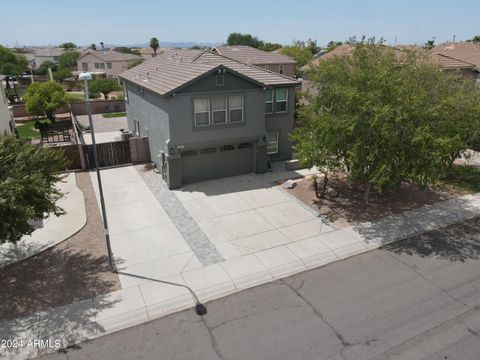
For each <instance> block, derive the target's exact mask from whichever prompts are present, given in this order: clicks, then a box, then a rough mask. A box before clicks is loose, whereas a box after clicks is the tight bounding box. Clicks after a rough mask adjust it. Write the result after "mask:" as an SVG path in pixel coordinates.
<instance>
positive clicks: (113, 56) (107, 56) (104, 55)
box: [79, 49, 143, 62]
mask: <svg viewBox="0 0 480 360" xmlns="http://www.w3.org/2000/svg"><path fill="white" fill-rule="evenodd" d="M88 54H91V55H93V56H95V57H97V58H99V59H100V60H102V61H106V62H113V61H135V60H141V59H143V58H142V57H141V56H138V55H135V54H125V53H121V52H119V51H115V50H105V51H101V50H93V49H89V50H86V51H84V52H83V53H82V55H81V56H80V57H79V59H81V58H83V57H85V56H86V55H88Z"/></svg>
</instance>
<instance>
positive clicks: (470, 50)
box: [432, 42, 480, 81]
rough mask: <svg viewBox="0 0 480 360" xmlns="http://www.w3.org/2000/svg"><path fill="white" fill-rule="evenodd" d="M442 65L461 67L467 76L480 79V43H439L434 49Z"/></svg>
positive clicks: (433, 51)
mask: <svg viewBox="0 0 480 360" xmlns="http://www.w3.org/2000/svg"><path fill="white" fill-rule="evenodd" d="M432 54H434V55H436V56H437V59H439V60H438V61H439V62H441V65H442V66H443V64H445V66H446V68H447V69H460V70H462V73H463V74H464V75H466V76H469V77H472V78H473V79H477V81H480V44H479V43H474V42H464V43H445V44H439V45H437V46H435V47H434V48H433V49H432Z"/></svg>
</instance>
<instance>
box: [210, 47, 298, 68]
mask: <svg viewBox="0 0 480 360" xmlns="http://www.w3.org/2000/svg"><path fill="white" fill-rule="evenodd" d="M214 51H216V52H217V53H218V54H220V55H223V56H225V57H228V58H230V59H233V60H236V61H240V62H242V63H244V64H251V65H265V64H295V60H293V59H292V58H291V57H289V56H286V55H283V54H278V53H276V52H268V51H262V50H258V49H255V48H253V47H251V46H246V45H235V46H216V47H215V48H214Z"/></svg>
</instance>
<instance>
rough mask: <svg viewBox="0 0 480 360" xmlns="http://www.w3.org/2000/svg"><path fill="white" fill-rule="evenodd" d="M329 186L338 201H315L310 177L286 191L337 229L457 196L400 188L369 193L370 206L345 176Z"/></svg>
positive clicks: (360, 190)
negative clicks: (335, 193) (324, 217)
mask: <svg viewBox="0 0 480 360" xmlns="http://www.w3.org/2000/svg"><path fill="white" fill-rule="evenodd" d="M329 186H330V187H331V188H333V189H335V190H336V191H338V194H339V195H338V196H337V197H328V196H327V197H325V198H323V199H317V198H316V197H315V192H314V189H313V182H312V178H311V176H308V177H305V178H303V179H300V180H298V181H297V185H296V186H295V187H294V188H293V189H290V190H287V191H288V192H289V193H290V194H292V195H294V196H295V197H297V198H298V199H300V200H302V201H303V202H304V203H306V204H308V205H309V206H310V207H312V208H313V209H314V210H316V211H317V212H318V213H319V214H321V215H324V216H326V217H327V218H328V219H329V220H330V221H331V222H333V223H334V224H335V225H337V226H339V227H346V226H350V225H355V224H358V223H361V222H365V221H371V220H375V219H379V218H382V217H385V216H388V215H392V214H396V213H400V212H403V211H406V210H411V209H415V208H418V207H421V206H423V205H431V204H434V203H436V202H439V201H443V200H448V199H452V198H454V197H456V196H458V195H457V194H455V193H451V192H447V191H443V190H437V189H425V190H422V189H419V188H418V187H417V186H416V185H413V184H403V185H402V186H400V188H398V189H396V190H394V191H391V192H388V193H384V194H378V193H375V192H373V193H371V195H370V200H369V203H368V204H366V203H365V202H364V201H363V189H362V188H361V187H360V186H358V185H356V184H351V183H350V182H349V181H348V180H347V178H346V176H344V175H333V176H332V177H331V179H330V182H329Z"/></svg>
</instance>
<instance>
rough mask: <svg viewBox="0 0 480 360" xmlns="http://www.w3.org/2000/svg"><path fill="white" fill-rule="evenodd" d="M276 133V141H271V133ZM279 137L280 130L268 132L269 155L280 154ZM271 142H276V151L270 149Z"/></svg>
mask: <svg viewBox="0 0 480 360" xmlns="http://www.w3.org/2000/svg"><path fill="white" fill-rule="evenodd" d="M271 133H275V134H277V136H276V137H277V139H276V141H270V139H269V136H268V135H269V134H271ZM278 138H279V132H278V131H268V132H267V155H273V154H278ZM271 144H275V151H268V148H269V146H270V145H271Z"/></svg>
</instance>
